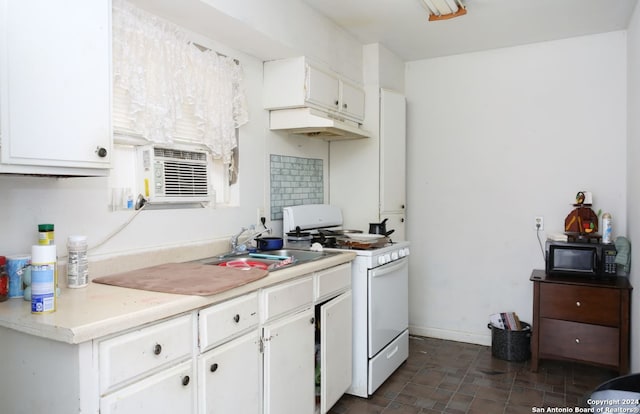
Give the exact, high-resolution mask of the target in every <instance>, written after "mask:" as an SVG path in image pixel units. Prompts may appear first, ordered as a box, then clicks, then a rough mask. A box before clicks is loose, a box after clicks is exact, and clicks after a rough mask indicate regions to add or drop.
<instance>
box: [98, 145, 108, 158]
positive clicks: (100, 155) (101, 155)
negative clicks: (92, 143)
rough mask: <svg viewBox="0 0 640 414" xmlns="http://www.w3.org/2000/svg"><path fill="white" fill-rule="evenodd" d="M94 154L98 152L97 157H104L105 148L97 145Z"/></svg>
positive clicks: (105, 154)
mask: <svg viewBox="0 0 640 414" xmlns="http://www.w3.org/2000/svg"><path fill="white" fill-rule="evenodd" d="M96 154H98V157H100V158H104V157H106V156H107V149H106V148H104V147H98V148H96Z"/></svg>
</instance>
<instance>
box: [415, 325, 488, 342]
mask: <svg viewBox="0 0 640 414" xmlns="http://www.w3.org/2000/svg"><path fill="white" fill-rule="evenodd" d="M409 333H410V334H411V335H417V336H425V337H428V338H436V339H445V340H448V341H456V342H465V343H469V344H477V345H485V346H491V332H490V331H489V330H487V334H486V335H481V334H476V333H470V332H463V331H454V330H451V329H439V328H425V327H422V326H412V325H409Z"/></svg>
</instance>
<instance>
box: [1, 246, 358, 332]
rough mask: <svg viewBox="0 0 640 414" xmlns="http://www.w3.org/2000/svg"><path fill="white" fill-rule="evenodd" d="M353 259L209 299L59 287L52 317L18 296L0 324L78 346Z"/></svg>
mask: <svg viewBox="0 0 640 414" xmlns="http://www.w3.org/2000/svg"><path fill="white" fill-rule="evenodd" d="M355 256H356V255H355V253H352V252H346V253H342V254H338V255H335V256H329V257H327V258H325V259H321V260H316V261H313V262H309V263H304V264H301V265H297V266H293V267H290V268H286V269H281V270H278V271H275V272H272V273H269V274H268V275H267V276H265V277H264V278H262V279H259V280H257V281H255V282H251V283H248V284H246V285H243V286H240V287H237V288H234V289H231V290H228V291H226V292H222V293H219V294H217V295H212V296H192V295H176V294H170V293H160V292H151V291H145V290H137V289H129V288H122V287H117V286H109V285H103V284H99V283H89V285H88V286H87V287H85V288H80V289H68V288H65V287H63V286H61V289H62V292H61V294H60V296H59V297H58V302H57V305H56V311H55V312H53V313H49V314H41V315H34V314H32V313H31V302H28V301H25V300H23V299H22V298H12V299H8V300H7V301H6V302H0V326H2V327H6V328H10V329H14V330H16V331H20V332H24V333H27V334H30V335H34V336H40V337H44V338H48V339H52V340H56V341H61V342H67V343H70V344H79V343H81V342H85V341H89V340H92V339H96V338H99V337H103V336H107V335H111V334H114V333H117V332H120V331H124V330H127V329H131V328H134V327H136V326H140V325H144V324H147V323H150V322H154V321H157V320H161V319H164V318H168V317H171V316H175V315H178V314H181V313H184V312H189V311H192V310H194V309H198V308H202V307H205V306H208V305H211V304H214V303H218V302H222V301H224V300H227V299H230V298H233V297H236V296H240V295H242V294H245V293H249V292H252V291H255V290H257V289H260V288H263V287H266V286H270V285H274V284H277V283H281V282H284V281H287V280H290V279H294V278H296V277H299V276H302V275H305V274H309V273H312V272H315V271H318V270H322V269H325V268H328V267H332V266H337V265H339V264H342V263H348V262H350V261H351V260H353V259H354V258H355ZM61 285H62V284H61Z"/></svg>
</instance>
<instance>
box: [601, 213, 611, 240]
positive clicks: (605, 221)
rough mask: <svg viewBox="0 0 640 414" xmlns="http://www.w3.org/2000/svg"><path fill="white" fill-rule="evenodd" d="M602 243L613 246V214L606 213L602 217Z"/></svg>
mask: <svg viewBox="0 0 640 414" xmlns="http://www.w3.org/2000/svg"><path fill="white" fill-rule="evenodd" d="M602 243H604V244H611V243H613V241H612V240H611V214H609V213H604V214H603V215H602Z"/></svg>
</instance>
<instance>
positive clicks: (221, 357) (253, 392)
mask: <svg viewBox="0 0 640 414" xmlns="http://www.w3.org/2000/svg"><path fill="white" fill-rule="evenodd" d="M261 362H262V355H261V354H260V350H259V335H258V333H257V332H255V333H250V334H247V335H244V336H242V337H240V338H238V339H236V340H234V341H231V342H229V343H227V344H225V345H222V346H219V347H217V348H214V349H212V350H211V351H209V352H207V353H205V354H203V355H201V356H200V358H199V359H198V411H199V413H200V414H214V413H221V414H224V413H243V414H245V413H246V414H252V413H253V414H258V413H260V407H261V404H260V395H261V394H260V364H261Z"/></svg>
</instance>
